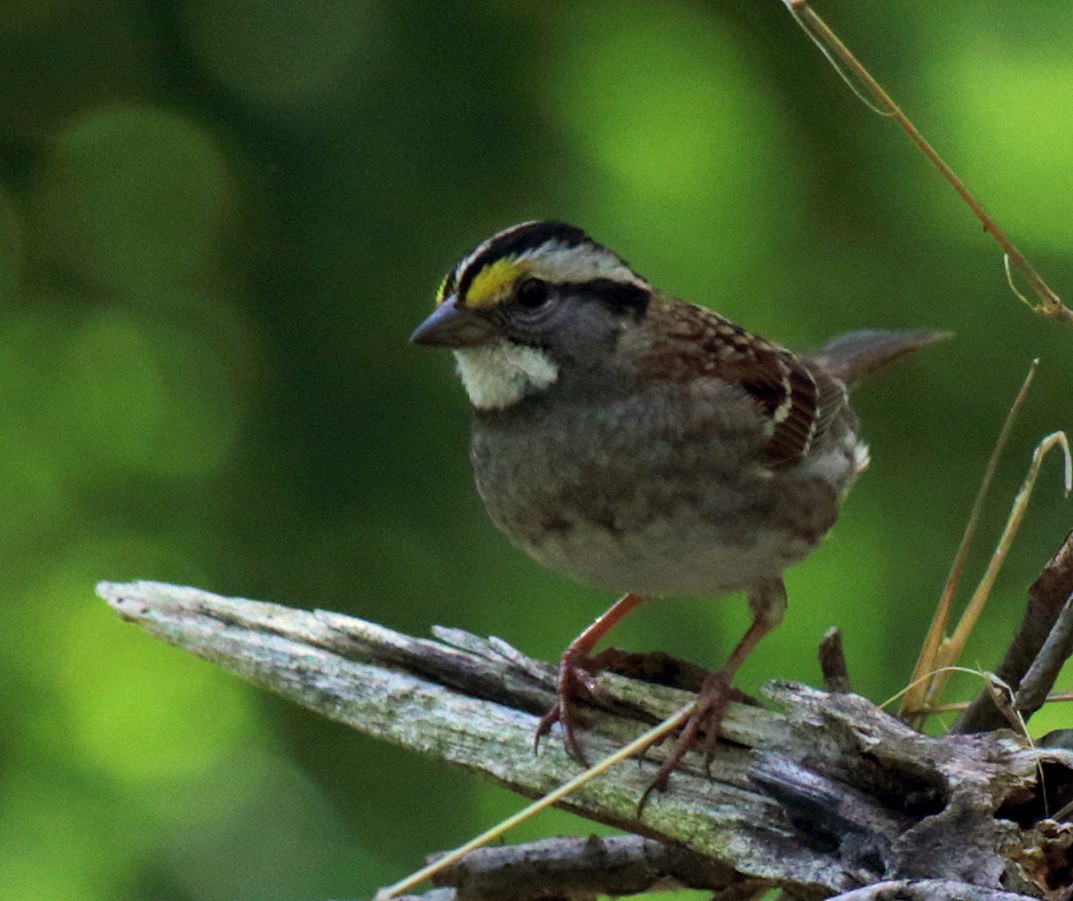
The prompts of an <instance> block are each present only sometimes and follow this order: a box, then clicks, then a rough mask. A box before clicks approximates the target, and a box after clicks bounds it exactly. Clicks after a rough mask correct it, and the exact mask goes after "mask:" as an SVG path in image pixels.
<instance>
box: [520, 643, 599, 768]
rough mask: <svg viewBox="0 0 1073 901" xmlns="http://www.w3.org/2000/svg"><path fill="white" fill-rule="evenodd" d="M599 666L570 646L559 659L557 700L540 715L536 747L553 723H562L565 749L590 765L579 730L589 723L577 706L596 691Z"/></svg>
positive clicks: (582, 762)
mask: <svg viewBox="0 0 1073 901" xmlns="http://www.w3.org/2000/svg"><path fill="white" fill-rule="evenodd" d="M595 671H596V667H595V666H594V664H593V661H592V660H591V659H590V658H589V657H588V656H587V655H585V654H577V653H573V652H571V650H569V649H568V650H567V651H566V653H564V654H563V656H562V657H561V658H560V659H559V676H558V679H557V680H556V683H555V697H556V700H555V703H554V704H552V705H551V708H550V709H549V710H548V712H547V713H545V714H544V716H542V717H541V718H540V722H539V723H538V724H537V728H536V734H535V735H534V736H533V750H534V751H538V750H539V749H540V740H541V739H542V738H543V737H544V736H545V735H547V734H548V733H550V732H551V727H552V726H554V725H555V724H556V723H559V724H560V725H561V726H562V729H563V748H564V749H565V750H566V753H567V754H569V755H570V756H571V757H573V758H574V760H576V761H577V762H578V763H580V764H581V765H582V766H586V767H587V766H588V765H589V763H588V760H586V758H585V754H584V752H583V751H582V750H581V743H580V742H579V741H578V738H577V730H578V729H583V728H586V727H587V726H588V725H589V722H588V720H586V719H585V717H583V716H582V715H581V714H579V713H578V712H577V710H576V702H577V701H580V700H585V699H587V698H591V697H592V696H593V695H594V694H596V691H597V688H596V679H595V678H594V677H593V673H594V672H595Z"/></svg>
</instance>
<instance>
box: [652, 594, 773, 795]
mask: <svg viewBox="0 0 1073 901" xmlns="http://www.w3.org/2000/svg"><path fill="white" fill-rule="evenodd" d="M749 611H750V612H751V613H752V615H753V621H752V624H751V625H750V626H749V628H748V629H747V630H746V632H745V634H744V635H743V636H742V638H741V641H739V642H738V644H737V646H736V647H735V648H734V650H733V651H732V652H731V654H730V657H728V658H727V662H726V663H724V664H723V665H722V666H721V667H720V668H719V669H717V670H716V671H715V672H713V673H711V674H710V675H709V676H708V678H707V679H705V680H704V684H703V685H701V687H700V691H699V692H698V693H697V701H696V706H695V708H694V710H693V713H692V714H691V715H690V717H689V719H688V720H686V724H685V726H684V727H683V728H682V733H681V735H679V737H678V741H677V742H676V743H675V746H674V750H673V751H672V752H671V754H670V756H669V757H668V758H667V759H666V760H665V761H664V762H663V766H661V767H660V768H659V772H658V773H657V774H656V778H655V779H653V780H652V784H651V785H650V786H649V787H648V788H647V789H646V790H645V793H644V794H643V795H642V796H641V803H640V804H639V805H638V813H640V811H641V810H643V809H644V806H645V803H646V802H647V801H648V796H649V795H650V794H651V793H652V791H653V790H656V791H665V790H666V788H667V781H668V780H669V779H670V777H671V773H673V772H674V771H675V770H676V769H677V768H678V765H679V764H680V763H681V762H682V758H683V757H684V756H685V753H686V751H688V750H689V749H690V748H691V747H693V745H694V743H696V741H697V739H698V738H700V739H701V748H702V749H703V751H704V765H705V766H706V767H707V766H708V765H709V764H710V763H711V759H712V754H713V753H714V751H715V743H716V741H717V740H718V738H719V726H720V723H721V722H722V720H723V715H724V714H725V713H726V708H727V703H728V702H729V701H731V700H732V699H733V697H734V694H735V689H734V688H732V687H731V684H730V683H731V681H732V680H733V678H734V674H735V673H737V671H738V669H739V668H740V667H741V665H742V664H743V663H744V662H745V659H746V658H747V657H748V656H749V655H750V654H751V653H752V652H753V649H754V648H755V647H756V646H757V645H758V644H759V643H760V641H761V639H762V638H763V637H764V636H765V635H767V634H768V632H770V631H771V630H772V629H774V628H775V627H776V626H777V625H778V624H779V623H780V622H782V615H783V613H784V612H785V611H786V587H785V586H784V585H783V584H782V579H775V580H772V581H771V582H763V583H761V584H760V585H756V586H754V587H753V588H752V589H751V590H750V591H749Z"/></svg>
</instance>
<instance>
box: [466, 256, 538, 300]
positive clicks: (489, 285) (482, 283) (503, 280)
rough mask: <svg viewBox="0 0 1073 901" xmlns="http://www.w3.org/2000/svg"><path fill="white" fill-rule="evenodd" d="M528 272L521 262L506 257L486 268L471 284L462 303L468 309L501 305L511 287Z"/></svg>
mask: <svg viewBox="0 0 1073 901" xmlns="http://www.w3.org/2000/svg"><path fill="white" fill-rule="evenodd" d="M527 271H528V266H527V265H526V264H525V263H524V262H523V261H521V260H517V259H513V258H511V257H504V258H503V259H500V260H496V261H495V262H494V263H492V264H491V265H489V266H485V267H484V269H482V270H481V271H480V272H478V273H477V276H476V277H475V278H474V279H473V281H472V283H470V286H469V290H468V291H467V292H466V296H465V297H464V298H462V302H463V304H464V305H465V306H467V307H487V306H492V305H493V304H496V303H499V301H501V300H502V299H503V298H504V297H505V296H506V293H507V290H506V289H508V288H509V287H510V286H511V285H513V284H514V282H516V281H517V280H518V278H519V277H520V276H522V275H524V274H525V273H526V272H527Z"/></svg>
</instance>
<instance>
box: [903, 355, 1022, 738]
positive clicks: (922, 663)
mask: <svg viewBox="0 0 1073 901" xmlns="http://www.w3.org/2000/svg"><path fill="white" fill-rule="evenodd" d="M1038 365H1039V360H1038V359H1037V360H1033V361H1032V363H1031V365H1030V366H1029V368H1028V373H1027V374H1026V375H1025V380H1024V382H1023V383H1022V384H1021V390H1020V391H1018V392H1017V396H1016V397H1015V398H1014V400H1013V403H1012V404H1011V405H1010V409H1009V412H1008V413H1007V414H1006V421H1005V422H1004V423H1003V424H1002V429H1001V430H1000V431H999V435H998V438H997V439H996V440H995V447H994V449H993V450H992V451H991V458H990V459H989V460H988V461H987V468H986V469H985V470H984V476H983V478H982V479H981V480H980V487H979V489H978V490H977V492H976V498H975V500H974V501H973V504H972V511H971V512H970V513H969V521H968V522H967V523H966V524H965V531H964V532H963V533H962V535H961V543H960V544H959V545H958V549H957V553H956V554H955V555H954V561H953V563H951V564H950V573H949V574H948V575H947V577H946V583H945V584H944V585H943V590H942V593H941V594H940V595H939V603H938V605H937V606H936V608H935V615H934V616H933V617H932V620H931V626H930V627H929V628H928V634H927V635H926V636H925V638H924V644H923V645H922V646H921V648H920V655H919V657H918V658H917V662H916V666H915V667H913V675H912V676H911V677H910V685H911V686H913V687H912V688H911V689H910V691H908V692H906V695H905V701H904V702H903V704H902V710H901V714H902V716H903V717H909V718H911V722H912V724H913V726H914V727H915V728H917V729H919V728H920V727H921V726H923V714H911V713H910V711H916V710H921V709H922V708H924V707H925V706H927V705H928V687H929V684H930V681H929V680H927V679H925V678H924V676H925V675H926V674H928V673H934V672H935V671H936V670H938V669H939V668H940V667H941V666H942V664H941V663H940V662H939V648H940V646H941V645H942V643H943V635H944V634H945V632H946V624H947V623H948V622H949V620H950V610H951V607H952V605H953V601H954V594H955V593H956V592H957V588H958V585H959V584H960V583H961V576H962V574H963V573H964V571H965V562H966V560H968V556H969V547H970V546H971V545H972V540H973V538H974V537H975V535H976V526H977V524H978V523H979V521H980V514H981V513H982V512H983V507H984V500H985V498H986V497H987V493H988V491H989V490H990V489H991V482H992V480H993V479H994V476H995V470H996V469H997V468H998V463H999V460H1000V459H1001V457H1002V451H1003V450H1004V449H1005V447H1006V444H1007V442H1008V441H1009V437H1010V433H1011V432H1012V431H1013V424H1014V421H1015V420H1016V419H1017V413H1018V412H1019V411H1020V409H1021V407H1022V406H1023V405H1024V402H1025V397H1027V395H1028V389H1029V387H1030V386H1031V384H1032V379H1033V378H1034V377H1035V375H1036V368H1037V367H1038Z"/></svg>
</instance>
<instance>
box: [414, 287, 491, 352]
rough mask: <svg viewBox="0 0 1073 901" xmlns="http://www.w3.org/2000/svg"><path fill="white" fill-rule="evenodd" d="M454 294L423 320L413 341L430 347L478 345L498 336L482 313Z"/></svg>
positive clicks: (415, 332)
mask: <svg viewBox="0 0 1073 901" xmlns="http://www.w3.org/2000/svg"><path fill="white" fill-rule="evenodd" d="M456 300H457V298H456V297H455V296H454V295H452V296H451V297H448V298H447V299H446V300H445V301H444V302H443V303H441V304H440V305H439V306H438V307H436V309H435V310H433V311H432V315H431V316H429V317H428V319H426V320H425V321H424V322H422V323H421V324H420V325H419V326H418V327H417V328H416V329H414V333H413V334H412V335H410V340H411V341H412V342H413V343H414V344H427V345H430V346H431V347H451V348H459V347H477V346H479V345H481V344H487V343H488V342H489V341H490V340H491V339H492V338H493V337H495V330H494V329H493V328H492V325H491V323H489V322H488V320H487V319H485V318H484V317H483V316H481V315H479V314H477V313H475V312H473V310H468V309H466V308H465V307H460V306H458V304H457V303H456Z"/></svg>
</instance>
